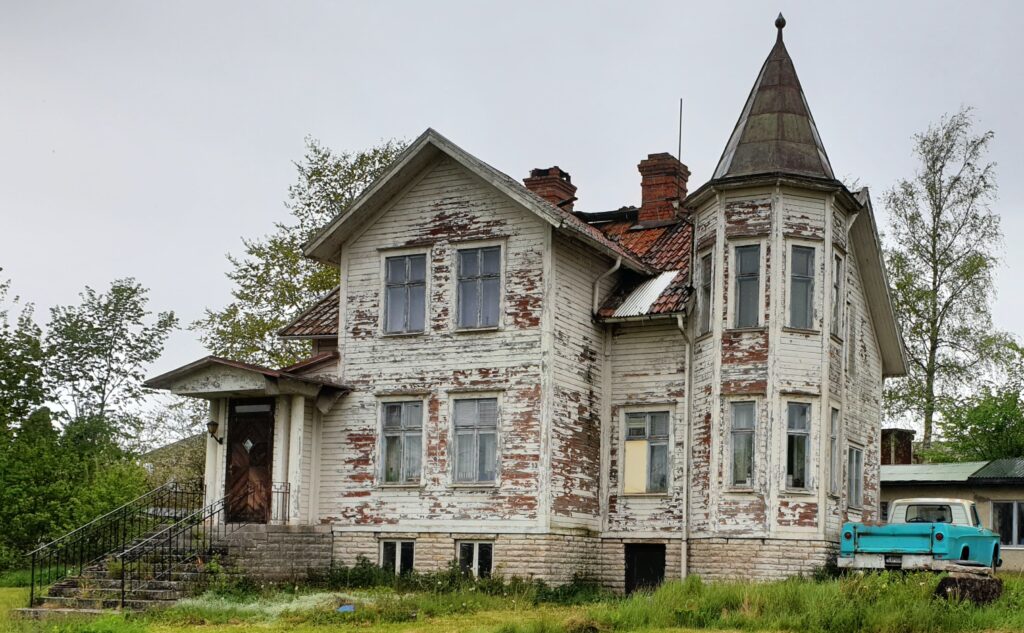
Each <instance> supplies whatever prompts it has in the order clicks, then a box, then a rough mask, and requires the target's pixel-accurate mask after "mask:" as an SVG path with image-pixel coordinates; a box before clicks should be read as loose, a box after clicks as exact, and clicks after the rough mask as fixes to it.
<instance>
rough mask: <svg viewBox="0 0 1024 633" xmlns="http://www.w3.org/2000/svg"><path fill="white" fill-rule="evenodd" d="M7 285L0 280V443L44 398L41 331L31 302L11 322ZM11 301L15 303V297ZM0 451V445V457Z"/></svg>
mask: <svg viewBox="0 0 1024 633" xmlns="http://www.w3.org/2000/svg"><path fill="white" fill-rule="evenodd" d="M0 270H2V269H0ZM9 288H10V282H9V281H0V442H4V441H6V440H9V439H10V433H11V432H13V430H14V427H15V426H16V425H17V424H18V422H20V421H21V420H24V419H25V418H27V417H28V415H29V414H30V413H31V412H32V411H33V410H35V409H36V408H38V407H40V406H41V405H42V404H43V403H44V402H45V401H46V386H45V382H44V380H43V361H44V359H45V353H44V347H43V336H42V332H41V331H40V329H39V326H37V325H36V324H35V322H34V321H33V320H32V316H33V312H32V305H31V304H28V305H25V306H22V309H21V311H20V313H19V314H18V316H17V317H16V318H15V320H14V322H13V323H11V321H10V319H9V317H8V312H9V310H8V309H7V308H6V307H5V306H6V305H8V304H7V295H8V290H9ZM12 303H13V304H14V305H17V304H18V299H17V297H15V298H13V300H12ZM5 438H6V439H5ZM2 452H3V447H2V446H0V459H2Z"/></svg>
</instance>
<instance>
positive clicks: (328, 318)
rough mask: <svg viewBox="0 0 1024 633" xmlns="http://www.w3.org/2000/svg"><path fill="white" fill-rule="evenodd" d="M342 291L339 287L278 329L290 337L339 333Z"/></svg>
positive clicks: (316, 336) (280, 332)
mask: <svg viewBox="0 0 1024 633" xmlns="http://www.w3.org/2000/svg"><path fill="white" fill-rule="evenodd" d="M340 303H341V293H340V290H339V288H338V287H336V288H335V289H334V290H332V291H330V292H328V293H327V294H326V295H324V296H323V297H321V298H320V299H318V300H317V302H316V303H314V304H313V305H311V306H310V307H308V308H306V310H304V311H303V312H302V313H300V314H299V316H297V317H295V320H294V321H292V322H291V323H289V324H288V325H286V326H284V327H283V328H281V329H280V330H278V331H277V335H278V336H282V337H290V338H322V337H330V336H337V335H338V310H339V308H340Z"/></svg>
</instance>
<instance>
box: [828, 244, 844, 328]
mask: <svg viewBox="0 0 1024 633" xmlns="http://www.w3.org/2000/svg"><path fill="white" fill-rule="evenodd" d="M845 276H846V258H845V257H843V254H842V253H840V252H838V251H836V252H834V253H833V254H832V324H831V326H830V327H829V331H830V332H831V334H832V336H835V337H836V338H840V337H842V335H843V325H844V324H843V316H844V311H843V306H844V305H845V303H846V297H845V296H844V295H845V288H846V278H845Z"/></svg>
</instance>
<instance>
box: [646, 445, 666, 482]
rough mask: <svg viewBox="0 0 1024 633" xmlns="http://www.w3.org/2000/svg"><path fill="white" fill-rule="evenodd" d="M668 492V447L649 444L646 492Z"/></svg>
mask: <svg viewBox="0 0 1024 633" xmlns="http://www.w3.org/2000/svg"><path fill="white" fill-rule="evenodd" d="M666 490H668V445H667V444H651V446H650V457H649V458H648V460H647V492H665V491H666Z"/></svg>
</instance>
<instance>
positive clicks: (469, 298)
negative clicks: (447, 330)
mask: <svg viewBox="0 0 1024 633" xmlns="http://www.w3.org/2000/svg"><path fill="white" fill-rule="evenodd" d="M458 275H459V288H458V303H459V307H458V313H459V321H458V323H459V327H460V328H467V329H471V328H485V327H495V326H497V325H498V311H499V308H500V304H501V296H500V293H501V247H500V246H488V247H486V248H469V249H464V250H460V251H459V271H458Z"/></svg>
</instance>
